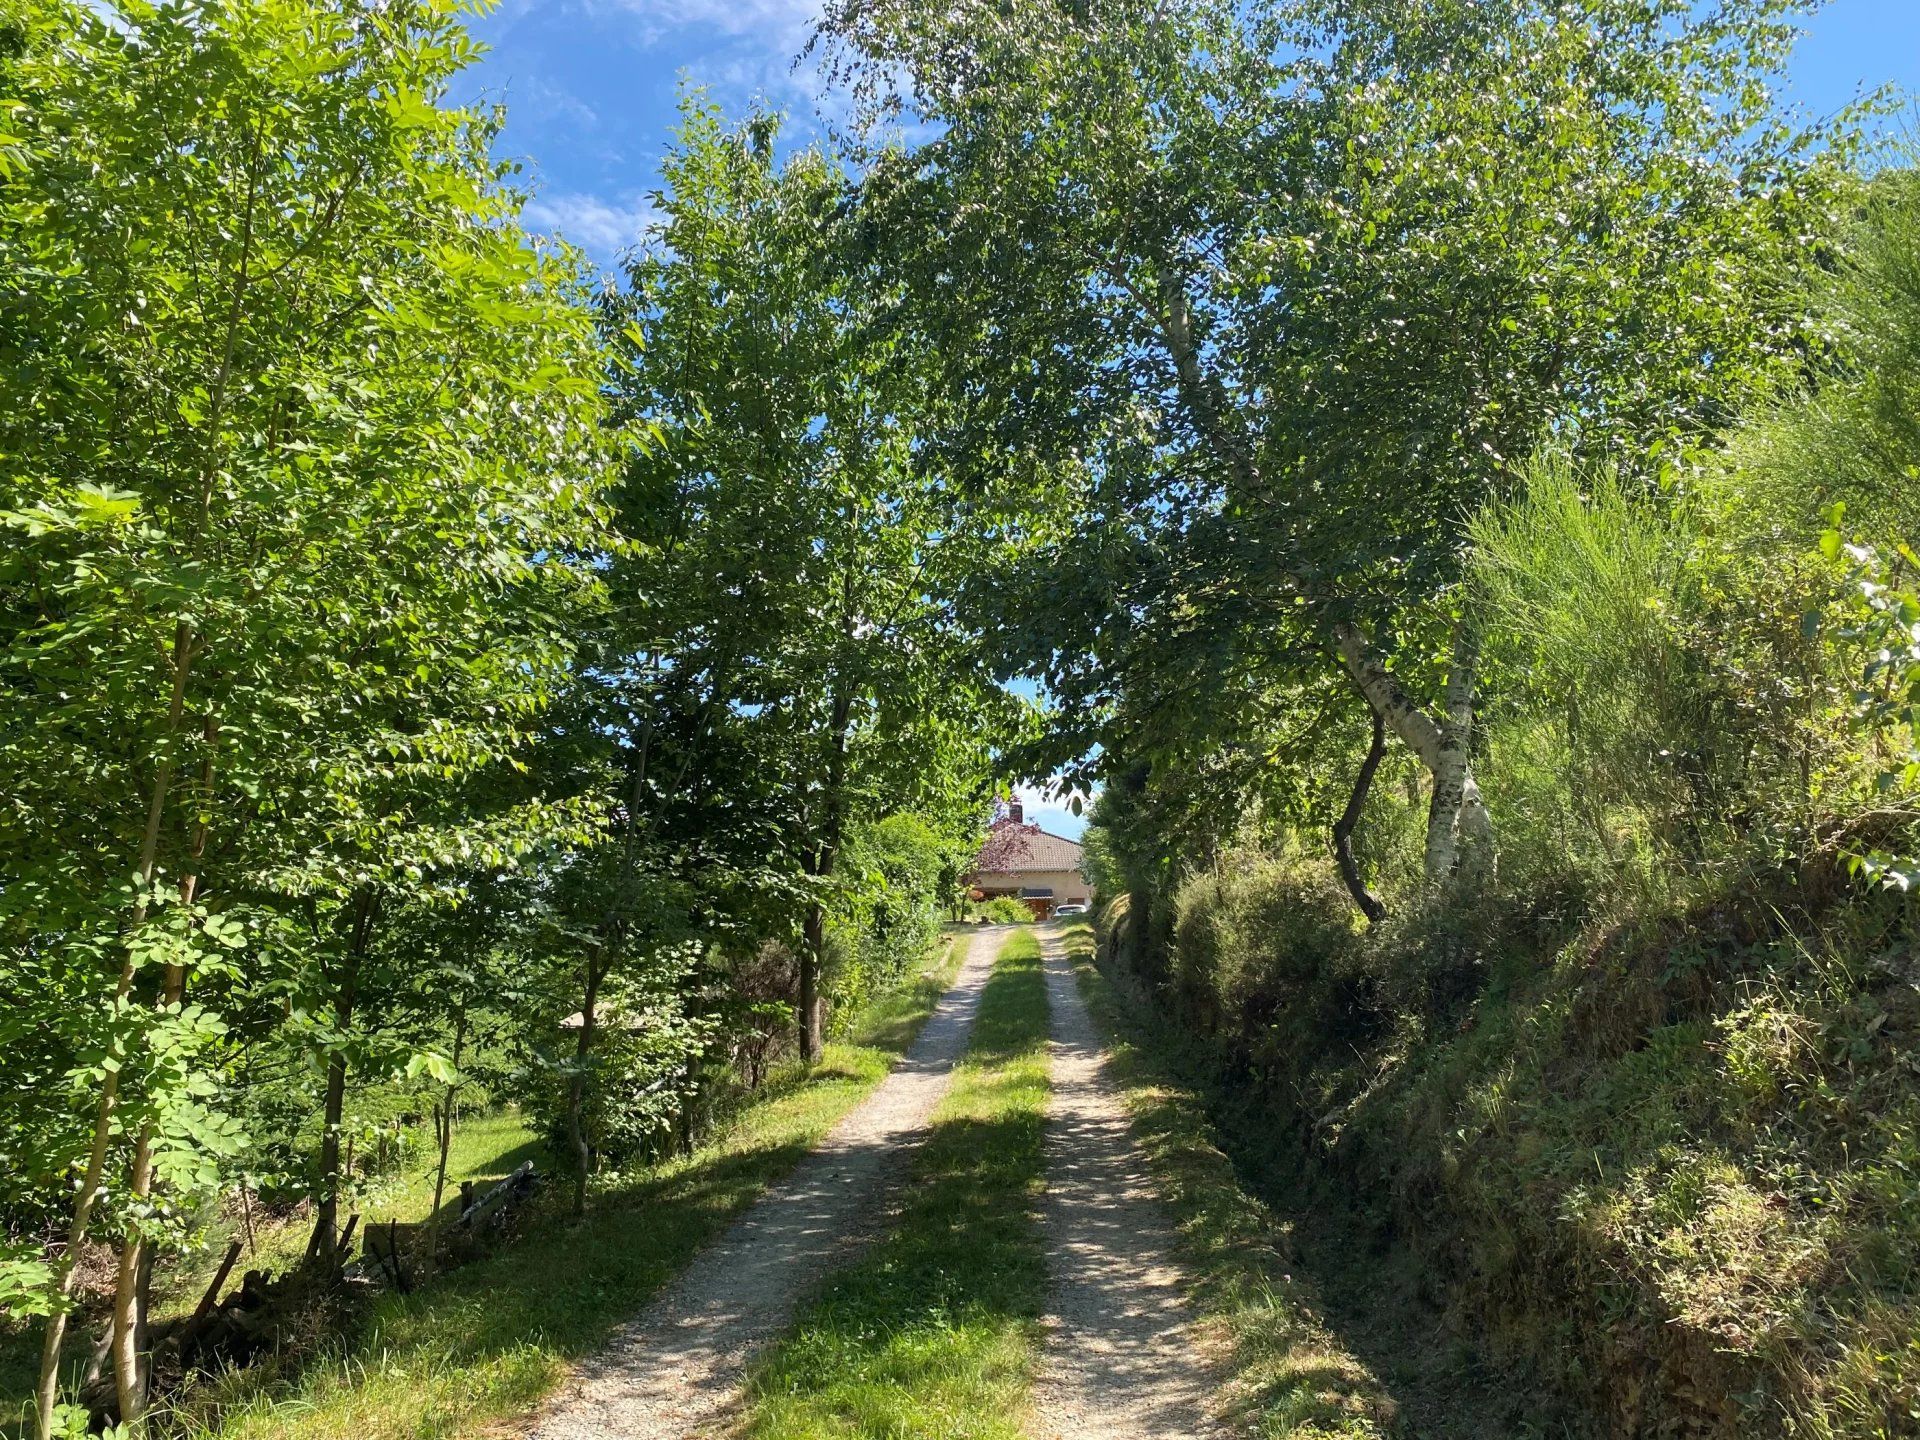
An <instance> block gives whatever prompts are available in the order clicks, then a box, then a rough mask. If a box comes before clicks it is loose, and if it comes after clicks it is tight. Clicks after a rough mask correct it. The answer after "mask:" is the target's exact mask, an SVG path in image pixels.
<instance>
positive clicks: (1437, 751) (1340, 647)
mask: <svg viewBox="0 0 1920 1440" xmlns="http://www.w3.org/2000/svg"><path fill="white" fill-rule="evenodd" d="M1158 261H1159V267H1158V275H1157V277H1156V278H1157V282H1158V283H1157V290H1156V292H1154V293H1147V292H1143V291H1142V290H1140V289H1138V288H1136V287H1135V286H1134V285H1133V284H1132V283H1131V282H1130V281H1129V280H1128V278H1127V277H1126V276H1125V275H1124V274H1120V275H1117V276H1116V277H1115V278H1116V279H1117V280H1118V281H1119V283H1120V284H1121V285H1123V286H1125V287H1126V288H1127V289H1128V290H1129V292H1130V293H1132V294H1133V296H1134V298H1135V300H1136V301H1137V302H1138V303H1139V304H1140V305H1141V306H1142V308H1144V309H1145V310H1146V311H1147V313H1148V315H1149V316H1150V317H1151V318H1152V320H1153V322H1154V324H1155V326H1156V327H1157V328H1158V329H1159V331H1160V335H1161V338H1162V339H1163V340H1164V341H1165V343H1166V346H1167V352H1168V354H1169V356H1170V357H1171V358H1172V360H1173V365H1174V374H1175V378H1176V382H1177V383H1176V388H1177V390H1178V393H1179V396H1180V402H1181V404H1182V406H1183V407H1184V408H1185V409H1186V411H1187V414H1188V416H1189V418H1190V419H1191V420H1192V421H1193V424H1194V426H1195V428H1196V429H1197V430H1198V432H1199V433H1200V435H1201V437H1202V438H1203V439H1204V440H1205V442H1206V444H1207V446H1208V448H1209V449H1211V450H1212V451H1213V453H1214V455H1215V457H1216V458H1217V459H1218V460H1219V461H1220V462H1221V463H1222V464H1223V465H1225V466H1226V468H1227V470H1228V471H1229V472H1230V473H1231V475H1232V476H1233V478H1234V480H1235V482H1236V483H1237V484H1238V485H1239V486H1240V488H1241V490H1242V491H1243V492H1244V494H1245V495H1246V496H1247V498H1248V499H1249V500H1252V499H1254V498H1256V497H1258V496H1259V495H1261V493H1262V492H1263V490H1264V488H1265V486H1264V484H1263V481H1262V477H1261V474H1260V467H1259V464H1258V462H1257V459H1256V457H1255V454H1254V450H1253V446H1252V444H1251V443H1250V440H1249V437H1248V436H1246V435H1245V434H1244V433H1241V432H1240V431H1239V430H1238V428H1237V427H1236V424H1235V422H1234V420H1233V418H1232V416H1231V411H1232V408H1233V404H1232V398H1231V396H1229V394H1228V393H1227V391H1226V388H1225V387H1224V386H1223V385H1222V384H1221V383H1220V379H1219V377H1218V376H1217V375H1214V374H1212V373H1210V372H1209V371H1208V370H1207V369H1206V367H1205V366H1204V365H1203V364H1202V352H1203V348H1204V342H1203V338H1202V337H1200V336H1197V335H1196V334H1195V333H1194V325H1193V315H1192V308H1191V305H1190V303H1189V301H1188V298H1187V292H1186V286H1185V283H1184V280H1183V277H1182V276H1181V275H1180V274H1179V272H1178V267H1177V266H1176V265H1175V264H1174V262H1173V256H1172V254H1171V252H1170V251H1167V250H1163V251H1162V252H1161V253H1160V255H1159V256H1158ZM1281 573H1282V575H1283V577H1284V579H1285V581H1286V583H1287V584H1288V585H1290V586H1292V587H1293V588H1294V589H1295V590H1296V591H1297V592H1298V594H1299V595H1300V596H1301V597H1302V598H1304V599H1305V600H1307V601H1308V602H1310V603H1311V604H1314V605H1316V606H1325V605H1326V604H1327V603H1328V602H1330V601H1332V600H1334V599H1335V598H1336V597H1334V596H1332V595H1329V594H1327V593H1326V592H1325V591H1324V590H1322V588H1321V587H1320V586H1319V585H1317V584H1315V583H1314V582H1313V581H1312V580H1311V579H1310V578H1309V577H1307V576H1303V575H1301V574H1299V573H1296V572H1292V571H1288V570H1283V571H1282V572H1281ZM1328 635H1329V638H1330V639H1331V640H1332V642H1333V647H1334V650H1335V652H1336V653H1337V654H1338V655H1339V657H1340V659H1341V662H1342V663H1343V664H1344V665H1345V666H1346V667H1347V672H1348V674H1350V675H1351V676H1352V677H1353V679H1354V681H1355V683H1357V684H1358V685H1359V687H1360V690H1361V693H1362V694H1364V695H1365V696H1366V697H1367V701H1368V703H1369V704H1371V705H1372V706H1373V708H1374V710H1375V712H1376V713H1377V714H1379V715H1380V716H1381V717H1382V719H1384V720H1385V722H1386V725H1387V728H1388V729H1390V730H1391V731H1393V733H1394V734H1395V735H1397V736H1398V737H1399V738H1400V739H1401V740H1402V741H1404V742H1405V743H1406V745H1407V746H1408V748H1410V749H1411V750H1412V751H1413V752H1414V754H1416V755H1418V756H1419V757H1420V763H1421V764H1422V765H1424V766H1426V768H1427V771H1428V773H1429V774H1430V775H1432V776H1433V777H1434V780H1435V785H1434V789H1435V792H1436V795H1439V794H1441V793H1442V792H1444V794H1445V796H1446V797H1447V798H1446V800H1445V802H1444V804H1443V807H1442V809H1443V813H1444V814H1446V815H1450V816H1452V817H1454V820H1453V823H1452V824H1451V826H1450V827H1446V835H1447V836H1452V837H1458V836H1460V835H1463V834H1464V835H1465V836H1466V838H1467V840H1468V842H1469V847H1470V848H1471V849H1472V851H1473V854H1472V855H1470V856H1469V857H1467V861H1466V864H1465V866H1464V870H1465V872H1466V874H1468V875H1471V876H1476V877H1480V876H1484V875H1486V874H1488V873H1490V872H1491V870H1492V866H1493V861H1494V843H1493V842H1494V834H1493V820H1492V817H1491V816H1490V815H1489V814H1488V813H1487V809H1486V805H1485V802H1484V801H1483V800H1482V799H1481V796H1480V787H1479V786H1478V785H1477V784H1475V783H1474V780H1473V774H1472V769H1471V767H1470V766H1469V765H1468V764H1467V761H1466V753H1465V740H1464V736H1465V735H1466V733H1467V732H1468V731H1470V729H1471V723H1470V722H1471V715H1472V693H1473V687H1472V680H1471V674H1472V666H1471V663H1469V664H1468V666H1467V669H1466V675H1467V680H1466V686H1465V691H1464V693H1465V696H1466V714H1467V717H1468V721H1467V723H1466V724H1464V725H1456V727H1455V728H1458V729H1459V730H1460V731H1461V733H1462V736H1463V739H1462V742H1461V753H1460V754H1459V756H1457V757H1451V756H1450V757H1448V758H1447V759H1445V760H1444V761H1443V758H1442V754H1441V750H1442V738H1443V737H1442V727H1441V726H1440V725H1438V724H1436V723H1435V722H1434V720H1433V717H1431V716H1430V715H1428V714H1427V712H1426V711H1425V710H1424V709H1423V708H1422V707H1421V706H1420V704H1419V703H1418V702H1417V701H1416V700H1414V699H1413V697H1412V696H1410V695H1408V694H1407V693H1406V691H1405V690H1403V689H1402V688H1401V686H1400V682H1399V681H1398V680H1397V679H1395V678H1394V675H1393V673H1392V672H1391V671H1389V670H1388V669H1387V668H1386V666H1385V664H1383V663H1382V662H1381V660H1380V658H1379V656H1378V655H1377V654H1375V653H1374V651H1373V647H1372V645H1371V644H1370V643H1369V642H1368V640H1367V637H1366V635H1365V634H1364V633H1363V632H1362V631H1361V630H1360V628H1359V627H1358V626H1356V625H1355V624H1353V623H1352V622H1351V621H1347V620H1337V621H1334V622H1333V623H1332V624H1331V625H1330V626H1329V629H1328ZM1457 659H1458V657H1457V655H1456V664H1455V666H1454V668H1455V670H1456V671H1458V670H1459V669H1460V666H1459V664H1458V663H1457ZM1450 683H1451V682H1450ZM1449 719H1450V721H1451V720H1452V719H1453V715H1452V713H1451V712H1450V715H1449ZM1443 771H1444V773H1443ZM1429 836H1430V840H1431V839H1434V838H1436V837H1434V836H1433V833H1432V831H1431V830H1430V832H1429ZM1459 860H1460V856H1459V852H1458V850H1457V848H1456V847H1455V844H1454V841H1453V840H1450V839H1446V838H1440V843H1439V845H1438V849H1437V850H1436V848H1435V846H1434V845H1433V844H1431V843H1430V844H1429V847H1428V876H1429V878H1433V879H1446V878H1449V877H1450V876H1451V875H1452V874H1453V871H1454V869H1455V868H1456V866H1457V865H1458V863H1459ZM1439 863H1445V864H1446V867H1447V868H1446V870H1445V872H1444V873H1436V871H1435V869H1434V866H1435V865H1436V864H1439Z"/></svg>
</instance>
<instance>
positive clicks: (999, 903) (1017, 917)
mask: <svg viewBox="0 0 1920 1440" xmlns="http://www.w3.org/2000/svg"><path fill="white" fill-rule="evenodd" d="M960 913H961V916H962V917H963V918H964V919H967V920H984V921H986V922H987V924H989V925H1030V924H1032V923H1033V911H1032V910H1030V909H1028V908H1027V907H1026V906H1025V905H1023V904H1021V902H1020V901H1018V900H1015V899H1014V898H1013V897H1012V896H1010V895H996V896H994V897H993V899H991V900H969V901H968V902H967V903H966V904H965V905H964V906H962V907H961V910H960Z"/></svg>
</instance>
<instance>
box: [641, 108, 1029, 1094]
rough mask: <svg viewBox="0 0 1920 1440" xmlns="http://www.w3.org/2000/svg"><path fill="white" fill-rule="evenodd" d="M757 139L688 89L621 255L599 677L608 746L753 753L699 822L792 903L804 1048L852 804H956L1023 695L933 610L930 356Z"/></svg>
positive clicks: (856, 228)
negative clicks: (992, 732) (769, 863)
mask: <svg viewBox="0 0 1920 1440" xmlns="http://www.w3.org/2000/svg"><path fill="white" fill-rule="evenodd" d="M776 141H777V126H776V125H775V122H774V121H773V120H772V119H770V118H768V117H765V116H756V117H753V118H751V119H749V120H748V121H747V122H746V124H744V125H743V126H741V127H740V128H739V129H737V130H729V129H727V128H726V127H725V126H724V125H723V124H722V123H721V121H720V119H719V117H718V116H717V115H716V114H715V113H713V112H712V111H711V110H709V109H706V108H703V107H702V106H700V105H699V104H697V103H696V104H693V105H691V106H690V107H689V109H688V112H687V118H686V122H685V127H684V130H683V133H682V136H681V140H680V143H679V145H678V147H677V148H676V150H675V151H674V153H673V154H672V155H671V156H670V157H669V159H668V162H667V164H666V166H665V176H666V181H667V190H666V192H665V193H664V194H663V195H662V196H661V197H659V203H660V206H661V209H662V211H663V212H664V214H665V216H666V219H665V220H664V222H663V225H662V228H661V230H660V232H659V235H658V237H657V238H658V243H657V244H656V245H654V246H652V247H650V248H647V249H643V250H642V251H640V252H638V253H637V254H636V255H635V257H634V258H633V260H632V262H631V264H630V267H629V283H630V292H629V294H628V296H627V297H625V298H624V300H623V302H622V305H621V307H620V308H619V310H618V312H617V314H616V316H615V319H616V322H617V324H618V325H619V327H620V329H621V333H623V334H624V335H626V336H627V337H628V343H629V350H628V353H627V356H626V365H625V369H624V371H623V372H622V374H621V375H620V376H619V377H618V378H617V382H616V383H617V384H618V386H619V390H620V394H619V398H618V401H617V404H618V405H619V406H620V407H621V413H622V414H623V415H624V416H626V417H627V419H628V421H629V423H630V424H632V425H636V426H637V425H639V424H641V423H644V424H645V425H647V426H649V427H651V429H652V432H653V433H654V434H655V435H656V436H657V437H658V438H657V441H656V443H655V444H653V445H652V446H650V447H649V448H648V449H647V450H646V451H645V452H643V453H641V454H639V455H637V456H636V457H635V458H634V460H633V462H632V464H631V465H630V467H629V471H628V477H627V482H626V485H627V495H628V508H627V513H628V514H638V515H639V516H641V517H642V519H641V521H640V525H639V528H638V529H637V531H636V536H637V539H638V540H639V541H640V542H641V543H642V545H643V546H644V547H645V552H644V555H643V557H642V558H641V560H640V561H639V562H638V564H637V565H636V566H635V568H634V569H633V570H631V571H629V572H623V573H622V574H621V575H619V576H617V577H615V579H614V580H613V582H612V583H613V584H614V587H615V590H616V596H617V599H616V604H619V605H624V606H626V607H627V608H626V613H625V615H624V617H623V619H622V621H621V626H620V628H619V629H618V630H617V631H616V636H615V649H616V652H617V654H618V655H619V657H620V658H618V659H617V660H615V659H609V660H607V661H606V662H604V663H603V668H604V669H605V671H606V672H607V673H608V674H609V675H610V676H612V677H614V678H613V679H612V681H611V682H610V688H611V690H612V692H613V693H614V694H615V695H617V696H618V703H619V705H620V706H621V707H622V719H621V721H620V722H619V724H618V726H617V728H619V729H621V730H623V731H624V733H626V734H627V735H629V736H639V737H656V736H660V735H661V734H663V733H664V732H666V731H668V730H669V729H672V730H673V731H674V733H676V734H678V735H680V736H682V737H685V736H687V735H689V734H698V735H699V736H701V737H704V738H703V740H702V741H701V742H700V743H702V744H704V745H706V746H707V747H708V755H709V756H710V757H711V756H712V755H714V754H715V753H716V751H717V749H718V748H719V747H722V746H730V747H737V748H736V753H738V754H740V755H742V756H746V757H751V758H750V763H749V765H748V766H744V767H742V768H741V769H739V770H736V771H734V772H733V773H734V775H735V777H736V780H737V782H738V783H737V784H736V785H735V787H734V788H732V789H730V790H729V791H727V792H726V794H727V796H728V798H729V799H730V800H731V802H732V811H731V814H730V815H728V816H725V817H716V818H718V819H720V826H719V827H718V828H721V829H725V830H727V831H728V832H730V833H731V835H732V836H733V837H734V839H735V843H738V842H739V841H741V840H745V841H746V842H747V843H748V844H749V845H760V846H762V847H763V848H762V849H761V850H760V854H761V855H762V856H766V855H768V854H771V855H772V856H774V857H776V863H777V867H778V868H780V869H782V870H783V871H784V879H782V880H780V881H779V882H776V883H778V884H780V885H781V886H783V887H784V888H785V890H786V893H787V894H788V895H790V896H792V897H794V898H797V899H798V900H799V902H800V910H801V917H800V926H799V929H800V932H801V937H800V938H801V945H802V948H801V965H800V982H799V983H800V1000H799V1010H800V1032H801V1046H802V1052H803V1054H804V1055H805V1056H806V1057H807V1058H809V1059H812V1058H814V1057H815V1056H817V1055H818V1053H819V1049H820V1045H821V1040H822V1026H823V1013H824V998H825V997H824V995H823V994H822V989H821V985H822V967H823V959H824V955H825V951H826V946H827V931H828V921H829V917H830V914H831V911H832V908H833V906H834V905H835V903H836V892H837V889H838V886H839V884H840V876H839V867H840V862H841V859H842V855H843V851H844V847H845V844H846V840H847V837H848V833H849V825H850V821H851V819H852V817H854V816H855V815H856V814H857V813H859V812H861V811H862V810H883V811H884V810H894V809H909V808H915V807H923V806H931V807H933V808H934V809H935V810H936V811H937V810H939V809H941V808H942V807H944V806H951V805H952V804H953V803H954V802H953V797H956V796H967V797H971V796H972V795H973V794H974V792H976V791H978V790H979V789H980V788H981V786H982V785H983V783H984V776H985V774H986V771H987V769H988V762H989V754H988V747H987V740H986V737H987V735H988V733H989V732H988V726H989V725H990V724H991V722H992V721H993V720H994V719H996V718H1000V717H1005V718H1008V719H1011V717H1012V716H1013V715H1014V714H1015V713H1016V712H1015V709H1014V707H1013V706H1012V704H1011V702H1010V700H1009V699H1008V698H1007V697H1006V696H1005V694H1004V692H1002V691H1000V690H999V688H998V687H997V686H996V685H994V683H993V681H992V678H991V676H990V675H989V674H988V673H987V671H986V669H985V667H984V664H983V661H982V657H981V655H980V652H979V649H978V647H977V645H976V644H975V637H974V636H973V635H972V634H970V633H969V632H968V631H966V630H965V629H964V628H963V627H962V626H961V625H960V624H959V623H958V621H957V619H956V617H955V614H954V612H953V609H952V605H951V602H950V599H949V596H950V595H951V593H952V591H953V589H954V588H955V586H956V585H957V582H958V580H959V578H960V577H961V576H962V575H964V574H965V573H967V571H968V569H969V567H971V566H972V565H974V564H976V563H977V562H978V559H979V554H980V549H979V546H980V535H979V531H978V530H977V529H975V528H973V527H971V526H970V525H969V523H968V517H967V515H966V512H965V510H964V509H963V507H962V505H961V503H960V497H959V496H958V495H957V494H955V493H954V492H953V491H952V490H951V489H950V487H949V485H948V483H947V477H946V475H945V473H944V472H943V471H942V470H941V469H939V468H937V467H936V466H933V465H930V464H928V463H926V457H924V456H923V455H922V454H921V453H920V436H921V428H920V427H921V426H922V424H923V417H924V415H925V413H926V411H927V409H928V407H929V406H930V405H931V404H933V403H934V398H933V396H932V395H931V394H930V392H929V388H928V385H929V378H930V376H931V375H932V374H933V369H932V365H933V357H932V356H931V355H930V354H929V352H927V351H925V350H923V349H917V348H914V347H912V346H911V345H909V344H908V343H906V339H905V337H903V336H902V335H900V334H898V333H896V332H893V331H890V330H889V329H888V328H887V327H886V325H885V324H884V307H885V302H886V301H887V299H888V294H889V292H888V287H889V284H890V282H889V280H888V277H887V276H886V274H885V273H884V272H882V271H881V270H880V269H878V268H877V266H876V265H875V263H874V260H873V256H872V251H871V246H869V245H867V244H866V243H865V241H866V238H867V234H868V230H869V222H868V220H867V218H866V217H865V215H864V213H863V212H862V210H861V208H860V204H859V197H858V194H857V192H856V190H855V189H854V187H853V186H852V185H851V184H850V182H849V180H848V179H847V177H846V176H844V175H843V174H842V173H841V171H840V170H839V168H838V166H837V165H836V164H835V163H834V162H833V161H832V160H831V159H830V157H828V156H827V155H826V154H824V153H823V152H820V151H817V150H809V151H804V152H801V153H799V154H796V155H794V156H792V157H790V158H789V159H787V160H786V161H785V162H781V161H778V160H777V159H776V156H775V150H776ZM690 712H691V713H695V714H697V715H698V716H699V719H698V720H697V721H696V722H694V723H692V724H689V722H688V720H687V719H686V718H685V717H686V716H687V715H688V714H689V713H690ZM676 714H677V715H678V716H680V717H682V718H680V719H678V720H671V719H670V717H673V716H675V715H676ZM681 743H682V744H685V743H686V741H685V740H684V739H683V740H682V741H681ZM640 749H641V753H644V746H643V745H642V746H641V747H640ZM692 763H693V767H694V770H695V771H696V772H697V771H698V770H699V769H700V768H701V767H702V766H704V765H706V764H709V763H714V762H713V760H712V759H710V758H709V759H703V760H700V761H698V762H692ZM709 833H710V834H711V833H712V831H710V832H709ZM770 878H771V877H770Z"/></svg>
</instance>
